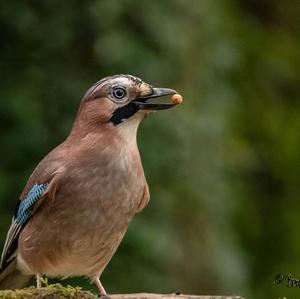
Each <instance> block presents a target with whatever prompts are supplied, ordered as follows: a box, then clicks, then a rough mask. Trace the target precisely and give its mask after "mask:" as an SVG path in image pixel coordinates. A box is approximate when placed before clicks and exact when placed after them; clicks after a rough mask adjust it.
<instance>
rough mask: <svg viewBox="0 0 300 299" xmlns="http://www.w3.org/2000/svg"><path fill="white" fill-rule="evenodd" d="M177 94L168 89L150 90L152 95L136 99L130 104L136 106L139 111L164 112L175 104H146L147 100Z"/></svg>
mask: <svg viewBox="0 0 300 299" xmlns="http://www.w3.org/2000/svg"><path fill="white" fill-rule="evenodd" d="M175 93H177V92H176V90H174V89H170V88H152V93H151V94H149V95H147V96H142V97H138V98H137V99H135V100H134V101H132V103H134V104H135V105H137V106H138V108H139V109H140V110H164V109H169V108H172V107H174V106H176V104H173V103H170V104H168V103H157V104H155V103H148V100H149V99H153V98H159V97H162V96H167V95H173V94H175Z"/></svg>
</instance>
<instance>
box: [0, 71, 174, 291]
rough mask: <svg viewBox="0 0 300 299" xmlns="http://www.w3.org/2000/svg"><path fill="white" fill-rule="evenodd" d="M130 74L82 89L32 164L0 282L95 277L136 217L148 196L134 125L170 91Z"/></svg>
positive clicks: (1, 285)
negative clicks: (56, 136)
mask: <svg viewBox="0 0 300 299" xmlns="http://www.w3.org/2000/svg"><path fill="white" fill-rule="evenodd" d="M175 94H176V91H175V90H173V89H170V88H156V87H153V86H152V85H150V84H148V83H145V82H144V81H142V80H141V79H140V78H138V77H135V76H132V75H123V74H121V75H114V76H109V77H105V78H103V79H101V80H100V81H98V82H96V83H95V84H94V85H92V86H91V87H90V88H89V89H88V90H87V92H86V93H85V94H84V96H83V98H82V100H81V102H80V105H79V109H78V112H77V115H76V117H75V120H74V123H73V126H72V129H71V131H70V133H69V135H68V136H67V138H66V139H65V140H64V141H63V142H62V143H61V144H60V145H58V146H57V147H55V148H54V149H53V150H52V151H50V153H48V154H47V155H46V156H45V157H44V158H43V159H42V160H41V161H40V162H39V163H38V165H37V167H36V168H35V169H34V171H33V173H32V174H31V176H30V178H29V179H28V181H27V183H26V185H25V188H24V190H23V191H22V193H21V195H20V197H19V200H18V204H17V206H16V209H15V213H14V215H13V217H12V222H11V225H10V228H9V230H8V233H7V236H6V240H5V244H4V247H3V251H2V254H1V261H0V289H17V288H22V287H25V286H27V285H28V284H29V283H30V281H31V280H32V279H33V278H34V277H35V278H36V287H37V288H40V287H41V285H42V277H43V276H44V275H45V276H49V277H59V278H65V277H72V276H84V277H87V278H88V279H89V280H90V281H91V283H94V284H95V285H96V287H97V288H98V291H99V294H100V296H102V295H106V291H105V289H104V287H103V285H102V284H101V282H100V276H101V274H102V272H103V270H104V269H105V267H106V266H107V264H108V263H109V261H110V259H111V258H112V256H113V255H114V253H115V251H116V250H117V248H118V246H119V244H120V242H121V240H122V238H123V236H124V234H125V232H126V230H127V228H128V225H129V224H130V222H131V220H132V218H133V216H134V215H135V214H136V213H138V212H140V211H141V210H143V208H144V207H145V206H146V205H147V203H148V202H149V199H150V193H149V187H148V184H147V181H146V178H145V174H144V170H143V165H142V162H141V158H140V154H139V149H138V146H137V129H138V127H139V124H140V123H141V121H142V120H143V119H144V118H145V117H146V116H147V115H148V114H149V113H151V112H153V111H157V110H164V109H169V108H172V107H174V106H176V104H175V103H157V102H155V100H154V102H153V100H152V99H153V98H157V97H161V96H166V95H175Z"/></svg>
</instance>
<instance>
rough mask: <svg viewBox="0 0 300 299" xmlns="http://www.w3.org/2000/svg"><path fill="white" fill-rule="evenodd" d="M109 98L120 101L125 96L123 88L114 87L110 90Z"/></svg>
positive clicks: (125, 92)
mask: <svg viewBox="0 0 300 299" xmlns="http://www.w3.org/2000/svg"><path fill="white" fill-rule="evenodd" d="M110 94H111V96H112V97H113V98H114V99H116V100H122V99H124V98H125V97H126V96H127V91H126V89H125V88H124V87H120V86H118V87H115V88H113V89H112V90H111V93H110Z"/></svg>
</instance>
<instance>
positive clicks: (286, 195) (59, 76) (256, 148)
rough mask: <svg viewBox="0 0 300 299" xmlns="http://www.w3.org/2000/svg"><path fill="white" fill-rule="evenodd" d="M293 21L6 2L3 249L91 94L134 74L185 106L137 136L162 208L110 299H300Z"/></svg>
mask: <svg viewBox="0 0 300 299" xmlns="http://www.w3.org/2000/svg"><path fill="white" fill-rule="evenodd" d="M299 15H300V4H299V1H284V2H282V1H276V0H269V1H259V0H252V1H250V0H222V1H209V0H201V1H198V0H191V1H184V0H165V1H159V0H154V1H146V0H144V1H142V0H120V1H111V0H87V1H75V0H73V1H58V0H53V1H33V0H31V1H29V0H27V1H2V2H1V3H0V33H1V47H0V55H1V56H0V57H1V61H0V72H1V89H0V99H1V100H0V137H1V147H0V155H1V163H0V199H1V200H0V217H1V218H0V219H1V221H0V232H1V240H2V241H3V240H4V237H5V233H6V230H7V228H8V225H9V222H10V217H11V215H12V213H13V210H14V206H15V204H16V200H17V198H18V195H19V193H20V192H21V190H22V188H23V186H24V184H25V183H26V180H27V178H28V177H29V175H30V173H31V171H32V170H33V169H34V167H35V165H36V164H37V163H38V161H39V160H40V159H41V158H42V157H43V156H44V155H45V154H46V153H47V152H48V151H50V150H51V149H52V148H53V147H54V146H56V145H57V144H58V143H60V142H61V141H62V140H63V139H64V138H65V137H66V135H67V134H68V132H69V130H70V128H71V125H72V121H73V120H74V117H75V113H76V109H77V107H78V104H79V101H80V98H81V96H82V94H83V93H84V92H85V90H86V89H87V88H88V86H89V85H91V84H92V83H93V82H95V81H97V80H98V79H100V78H102V77H104V76H107V75H111V74H116V73H130V74H134V75H137V76H139V77H141V78H143V79H144V80H145V81H146V82H149V83H152V84H153V85H156V86H166V87H173V88H176V89H177V90H178V91H179V92H181V93H182V94H183V95H184V98H185V103H184V105H182V106H180V107H178V108H177V109H175V110H173V111H166V112H163V113H157V114H155V115H153V116H152V117H149V118H148V119H147V120H146V122H145V123H143V125H142V127H141V128H140V130H139V145H140V151H141V155H142V158H143V161H144V167H145V172H146V175H147V178H148V182H149V185H150V190H151V196H152V200H151V202H150V204H149V206H148V207H147V208H146V210H144V211H143V212H142V213H141V214H139V215H138V216H137V217H136V218H135V219H134V221H133V223H132V225H131V226H130V229H129V231H128V233H127V235H126V237H125V239H124V240H123V242H122V244H121V246H120V248H119V250H118V251H117V254H116V255H115V256H114V258H113V259H112V261H111V263H110V264H109V266H108V267H107V269H106V271H105V272H104V274H103V277H102V281H103V283H104V285H105V286H106V287H107V289H108V290H109V292H112V293H113V292H139V291H154V292H171V291H182V292H186V293H202V294H203V293H219V294H221V293H222V294H225V293H226V294H233V293H234V294H239V295H243V296H246V297H247V296H248V298H274V296H279V295H281V296H283V295H288V296H287V297H289V296H297V294H298V295H299V290H297V289H294V290H288V289H286V288H284V287H283V286H282V285H281V286H277V285H274V284H273V278H274V276H275V275H276V274H277V273H281V272H283V273H292V274H293V275H294V276H295V277H298V278H300V272H299V264H300V257H299V256H300V255H299V252H300V241H299V238H298V232H299V229H300V217H299V215H300V205H299V194H300V187H299V185H300V182H299V177H300V155H299V148H300V101H299V94H300V89H299V86H300V80H299V76H300V62H299V53H300V45H299V36H300V23H299ZM74 283H78V284H80V285H85V286H86V287H89V285H88V284H87V283H86V282H85V280H76V281H75V282H74Z"/></svg>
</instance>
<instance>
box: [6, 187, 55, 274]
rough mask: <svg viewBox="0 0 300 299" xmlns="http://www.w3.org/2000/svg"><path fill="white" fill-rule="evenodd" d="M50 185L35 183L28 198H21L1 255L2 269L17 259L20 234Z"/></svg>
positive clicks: (28, 193) (27, 195)
mask: <svg viewBox="0 0 300 299" xmlns="http://www.w3.org/2000/svg"><path fill="white" fill-rule="evenodd" d="M49 185H50V184H48V183H35V184H34V185H33V186H32V187H31V189H30V190H29V192H27V194H26V196H25V197H24V198H20V200H19V202H18V205H17V207H16V211H15V214H14V216H13V218H12V223H11V225H10V228H9V230H8V233H7V236H6V240H5V244H4V248H3V251H2V254H1V261H0V269H2V268H3V267H4V266H5V265H6V264H8V263H9V262H10V261H11V260H12V259H13V258H14V257H15V255H16V248H17V242H18V239H19V235H20V232H21V231H22V229H23V228H24V227H25V225H26V223H27V222H28V221H29V219H30V218H31V216H32V215H33V212H34V210H33V208H34V206H35V204H36V203H37V202H38V201H39V200H40V199H42V198H43V197H44V196H45V194H46V192H48V190H47V189H49V188H48V186H49Z"/></svg>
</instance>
